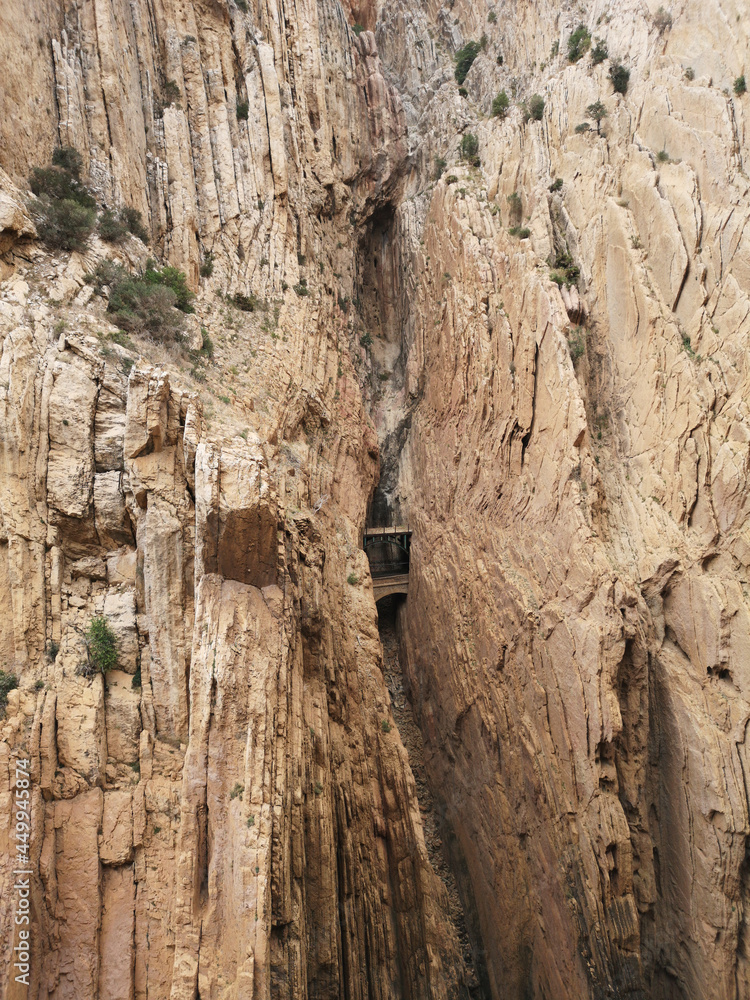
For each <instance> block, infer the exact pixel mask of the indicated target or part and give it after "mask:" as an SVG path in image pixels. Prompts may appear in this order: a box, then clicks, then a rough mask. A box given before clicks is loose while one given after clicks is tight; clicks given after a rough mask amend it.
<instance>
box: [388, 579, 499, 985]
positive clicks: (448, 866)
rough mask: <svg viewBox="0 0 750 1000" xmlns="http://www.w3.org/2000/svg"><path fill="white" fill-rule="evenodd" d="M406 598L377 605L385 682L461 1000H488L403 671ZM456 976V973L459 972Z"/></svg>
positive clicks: (461, 876)
mask: <svg viewBox="0 0 750 1000" xmlns="http://www.w3.org/2000/svg"><path fill="white" fill-rule="evenodd" d="M405 600H406V598H405V597H404V596H402V595H399V594H394V595H391V596H388V597H383V598H381V599H380V600H379V601H378V602H377V611H378V631H379V633H380V642H381V645H382V647H383V676H384V678H385V683H386V687H387V688H388V693H389V695H390V699H391V708H392V712H393V717H394V719H395V721H396V726H397V728H398V732H399V736H400V737H401V741H402V743H403V745H404V747H405V749H406V752H407V754H408V757H409V766H410V767H411V771H412V774H413V775H414V782H415V784H416V788H417V798H418V801H419V810H420V813H421V816H422V824H423V828H424V837H425V845H426V847H427V855H428V858H429V861H430V864H431V865H432V869H433V871H434V872H435V874H436V875H437V876H438V878H439V879H440V880H441V882H442V883H443V885H444V887H445V889H446V892H447V894H448V904H449V905H448V913H447V917H448V919H449V920H450V922H451V924H452V925H453V929H454V931H455V934H456V938H457V939H458V942H459V947H460V950H461V955H462V958H463V961H464V970H461V971H460V972H459V974H458V978H459V981H460V983H461V987H462V990H461V993H460V995H461V996H462V997H469V998H471V1000H489V998H490V996H491V994H490V989H489V979H488V976H487V972H486V968H485V962H484V948H483V945H482V941H481V936H480V933H479V920H478V917H477V915H476V907H475V906H474V903H473V899H472V894H471V887H470V883H469V875H468V871H466V866H465V864H464V863H463V861H462V858H461V851H460V847H459V845H458V842H457V840H456V838H455V836H454V835H453V831H452V829H451V827H450V823H449V822H448V818H447V809H446V806H445V803H444V802H443V801H442V800H441V799H440V798H439V796H437V795H435V794H434V792H433V790H432V788H431V787H430V784H429V782H428V779H427V768H426V764H425V746H424V740H423V737H422V732H421V730H420V728H419V725H418V724H417V718H416V715H415V713H414V709H413V707H412V702H411V694H412V692H411V688H410V685H409V681H408V678H407V677H406V675H405V672H404V670H403V667H402V660H401V649H400V645H401V644H400V641H399V639H400V630H401V627H402V621H403V616H402V614H401V613H400V612H402V611H403V608H404V602H405ZM457 972H458V970H457Z"/></svg>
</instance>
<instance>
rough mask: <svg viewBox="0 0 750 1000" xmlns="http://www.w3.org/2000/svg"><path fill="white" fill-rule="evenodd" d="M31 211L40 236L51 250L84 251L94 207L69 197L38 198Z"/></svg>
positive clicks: (93, 217)
mask: <svg viewBox="0 0 750 1000" xmlns="http://www.w3.org/2000/svg"><path fill="white" fill-rule="evenodd" d="M33 214H34V221H35V223H36V229H37V232H38V233H39V237H40V239H42V240H43V241H44V242H45V243H46V244H47V246H48V247H51V248H52V249H54V250H85V249H86V245H87V244H88V241H89V237H90V236H91V234H92V233H93V231H94V225H95V223H96V212H95V211H94V209H93V208H86V207H85V206H84V205H81V204H80V203H79V202H78V201H73V200H71V199H70V198H63V199H62V201H56V200H54V201H53V200H47V199H40V200H39V201H38V202H37V204H36V205H35V206H34V212H33Z"/></svg>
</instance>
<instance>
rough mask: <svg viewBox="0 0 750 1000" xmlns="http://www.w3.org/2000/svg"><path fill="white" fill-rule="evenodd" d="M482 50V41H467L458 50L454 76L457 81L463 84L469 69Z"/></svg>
mask: <svg viewBox="0 0 750 1000" xmlns="http://www.w3.org/2000/svg"><path fill="white" fill-rule="evenodd" d="M481 50H482V45H481V43H480V42H467V43H466V45H464V46H463V47H462V48H460V49H459V50H458V52H456V56H455V58H456V68H455V71H454V76H455V77H456V82H457V83H458V84H462V83H463V82H464V80H465V79H466V76H467V74H468V72H469V70H470V69H471V67H472V64H473V62H474V60H475V59H476V57H477V56H478V55H479V53H480V52H481Z"/></svg>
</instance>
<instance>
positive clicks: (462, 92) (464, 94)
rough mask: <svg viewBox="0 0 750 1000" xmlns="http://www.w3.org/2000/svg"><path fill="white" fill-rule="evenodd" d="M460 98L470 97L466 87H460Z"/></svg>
mask: <svg viewBox="0 0 750 1000" xmlns="http://www.w3.org/2000/svg"><path fill="white" fill-rule="evenodd" d="M458 96H459V97H468V96H469V91H468V90H467V89H466V87H459V88H458Z"/></svg>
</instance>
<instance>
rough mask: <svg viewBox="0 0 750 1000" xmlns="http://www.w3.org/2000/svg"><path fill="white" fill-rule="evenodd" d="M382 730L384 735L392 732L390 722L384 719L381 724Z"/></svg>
mask: <svg viewBox="0 0 750 1000" xmlns="http://www.w3.org/2000/svg"><path fill="white" fill-rule="evenodd" d="M380 728H381V729H382V730H383V732H384V733H390V731H391V724H390V722H389V721H388V719H383V720H382V722H381V723H380Z"/></svg>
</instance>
